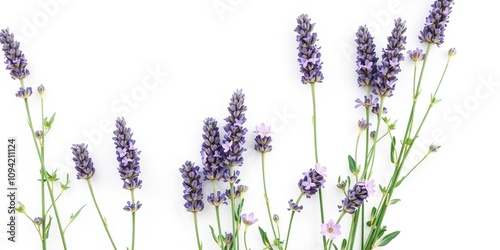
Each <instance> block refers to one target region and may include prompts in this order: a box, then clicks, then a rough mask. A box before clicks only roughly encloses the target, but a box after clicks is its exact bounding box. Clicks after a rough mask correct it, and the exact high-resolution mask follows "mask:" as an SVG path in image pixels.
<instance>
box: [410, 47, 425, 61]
mask: <svg viewBox="0 0 500 250" xmlns="http://www.w3.org/2000/svg"><path fill="white" fill-rule="evenodd" d="M408 55H409V56H410V59H411V60H413V61H415V62H418V61H422V60H424V58H425V53H424V51H423V50H422V49H419V48H416V49H415V50H408Z"/></svg>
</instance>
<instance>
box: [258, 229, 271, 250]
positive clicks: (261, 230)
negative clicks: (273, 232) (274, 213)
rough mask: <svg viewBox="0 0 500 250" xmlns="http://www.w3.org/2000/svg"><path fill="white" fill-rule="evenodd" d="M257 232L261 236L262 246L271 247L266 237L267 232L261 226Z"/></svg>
mask: <svg viewBox="0 0 500 250" xmlns="http://www.w3.org/2000/svg"><path fill="white" fill-rule="evenodd" d="M259 233H260V237H261V238H262V243H264V246H266V247H268V248H270V249H272V246H271V242H269V238H267V233H266V232H265V231H264V230H263V229H262V228H261V227H259Z"/></svg>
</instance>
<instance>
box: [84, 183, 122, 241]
mask: <svg viewBox="0 0 500 250" xmlns="http://www.w3.org/2000/svg"><path fill="white" fill-rule="evenodd" d="M87 184H88V186H89V190H90V195H92V200H93V201H94V205H95V208H96V209H97V213H98V214H99V217H100V218H101V222H102V225H103V226H104V229H105V230H106V234H107V235H108V238H109V241H111V245H113V249H115V250H116V245H115V242H114V241H113V238H112V237H111V233H110V232H109V229H108V223H107V222H106V219H105V218H104V217H103V216H102V213H101V210H100V209H99V205H97V200H96V198H95V195H94V189H93V188H92V182H91V181H90V179H87Z"/></svg>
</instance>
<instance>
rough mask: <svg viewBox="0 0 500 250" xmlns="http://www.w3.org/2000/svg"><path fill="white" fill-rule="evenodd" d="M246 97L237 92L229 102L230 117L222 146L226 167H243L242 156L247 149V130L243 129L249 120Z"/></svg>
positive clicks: (240, 91) (239, 91)
mask: <svg viewBox="0 0 500 250" xmlns="http://www.w3.org/2000/svg"><path fill="white" fill-rule="evenodd" d="M244 102H245V95H244V94H243V91H242V90H241V89H238V90H236V91H235V92H234V93H233V95H232V97H231V99H230V102H229V107H228V108H227V110H228V111H229V116H228V117H227V118H226V119H225V121H226V122H227V124H226V126H224V131H225V132H226V134H225V135H224V139H223V140H222V146H223V148H224V165H225V166H228V167H229V166H241V165H243V157H242V156H241V155H242V154H243V152H244V151H246V148H245V147H244V144H245V134H246V133H247V131H248V130H247V129H246V128H245V127H243V124H244V123H245V122H246V120H247V118H246V117H245V111H246V110H247V106H245V104H244Z"/></svg>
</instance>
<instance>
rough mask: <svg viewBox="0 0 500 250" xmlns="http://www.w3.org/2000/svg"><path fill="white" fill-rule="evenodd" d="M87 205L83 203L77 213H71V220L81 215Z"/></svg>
mask: <svg viewBox="0 0 500 250" xmlns="http://www.w3.org/2000/svg"><path fill="white" fill-rule="evenodd" d="M85 206H87V204H85V205H83V206H82V207H81V208H80V209H78V211H77V212H76V213H75V214H71V216H70V217H69V219H70V220H74V219H76V217H78V215H80V212H81V211H82V209H83V208H84V207H85Z"/></svg>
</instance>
